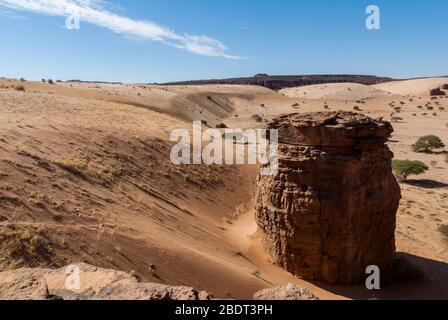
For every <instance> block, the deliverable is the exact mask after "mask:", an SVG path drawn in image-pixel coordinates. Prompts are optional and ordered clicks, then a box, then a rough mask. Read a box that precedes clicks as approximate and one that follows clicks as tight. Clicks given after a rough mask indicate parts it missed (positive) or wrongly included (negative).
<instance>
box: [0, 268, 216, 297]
mask: <svg viewBox="0 0 448 320" xmlns="http://www.w3.org/2000/svg"><path fill="white" fill-rule="evenodd" d="M76 267H77V268H79V271H80V273H79V275H80V278H79V279H80V282H79V283H80V289H79V290H75V289H71V288H67V286H66V281H67V273H66V271H67V267H64V268H61V269H58V270H50V269H19V270H14V271H6V272H2V273H0V300H49V299H63V300H210V295H209V294H208V293H207V292H199V291H196V290H195V289H193V288H189V287H175V286H167V285H162V284H157V283H140V282H138V281H137V279H136V278H135V277H133V276H132V275H130V274H128V273H126V272H121V271H115V270H106V269H100V268H97V267H93V266H90V265H87V264H84V263H81V264H77V265H76Z"/></svg>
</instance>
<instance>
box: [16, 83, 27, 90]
mask: <svg viewBox="0 0 448 320" xmlns="http://www.w3.org/2000/svg"><path fill="white" fill-rule="evenodd" d="M14 89H15V90H17V91H25V87H24V86H22V85H21V84H20V85H15V86H14Z"/></svg>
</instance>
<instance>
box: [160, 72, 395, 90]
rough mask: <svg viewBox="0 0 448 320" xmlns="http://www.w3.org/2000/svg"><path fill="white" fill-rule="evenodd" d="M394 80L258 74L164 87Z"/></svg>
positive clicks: (274, 87) (287, 85) (278, 87)
mask: <svg viewBox="0 0 448 320" xmlns="http://www.w3.org/2000/svg"><path fill="white" fill-rule="evenodd" d="M393 80H394V79H392V78H387V77H376V76H370V75H295V76H294V75H293V76H281V75H280V76H270V75H266V74H258V75H255V76H254V77H247V78H230V79H211V80H197V81H194V80H192V81H181V82H169V83H164V85H207V84H237V85H258V86H263V87H266V88H269V89H272V90H281V89H284V88H292V87H300V86H307V85H314V84H324V83H345V82H351V83H360V84H365V85H372V84H378V83H382V82H388V81H393Z"/></svg>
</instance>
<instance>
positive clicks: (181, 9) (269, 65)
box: [0, 0, 448, 82]
mask: <svg viewBox="0 0 448 320" xmlns="http://www.w3.org/2000/svg"><path fill="white" fill-rule="evenodd" d="M30 3H31V5H32V7H30ZM370 4H375V5H377V6H379V8H380V9H381V30H367V28H366V27H365V19H366V17H367V15H366V14H365V9H366V7H367V6H368V5H370ZM64 5H65V7H64ZM67 8H81V9H82V11H81V13H82V15H81V22H80V29H79V30H68V29H67V28H66V27H65V20H66V15H68V14H66V11H64V10H66V9H67ZM447 31H448V1H446V0H428V1H423V0H412V1H409V0H381V1H378V0H371V1H364V0H339V1H337V0H319V1H317V0H277V1H268V0H147V1H142V0H110V1H109V0H0V43H1V47H0V76H6V77H16V78H18V77H25V78H26V79H35V80H36V79H41V78H53V79H61V80H67V79H82V80H102V81H124V82H164V81H176V80H191V79H208V78H226V77H239V76H250V75H254V74H256V73H268V74H327V73H331V74H333V73H338V74H339V73H349V74H375V75H381V76H392V77H398V78H405V77H418V76H433V75H448V63H447V57H448V41H447V35H446V34H447Z"/></svg>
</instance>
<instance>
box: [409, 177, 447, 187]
mask: <svg viewBox="0 0 448 320" xmlns="http://www.w3.org/2000/svg"><path fill="white" fill-rule="evenodd" d="M406 183H407V184H409V185H411V186H414V187H419V188H424V189H441V188H447V187H448V184H446V183H443V182H438V181H434V180H428V179H423V180H408V181H407V182H406Z"/></svg>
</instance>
